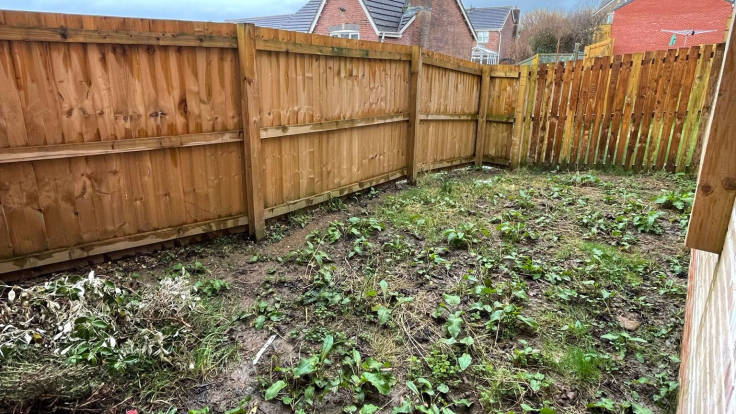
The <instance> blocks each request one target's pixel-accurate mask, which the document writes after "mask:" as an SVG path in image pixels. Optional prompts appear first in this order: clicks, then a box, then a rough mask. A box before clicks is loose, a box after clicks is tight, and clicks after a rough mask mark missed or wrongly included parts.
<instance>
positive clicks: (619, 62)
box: [595, 56, 623, 165]
mask: <svg viewBox="0 0 736 414" xmlns="http://www.w3.org/2000/svg"><path fill="white" fill-rule="evenodd" d="M622 69H623V56H614V58H613V63H611V74H610V77H609V79H608V82H607V87H606V97H605V99H604V101H603V112H602V115H603V116H601V119H600V129H601V132H600V136H599V141H598V150H597V155H596V162H595V164H599V165H602V164H605V161H606V160H605V155H606V150H607V148H608V146H607V145H608V143H609V141H610V140H609V139H608V138H609V136H610V133H611V124H612V123H613V118H614V116H615V113H616V107H615V106H614V102H615V99H616V97H617V96H618V93H619V92H618V91H619V89H620V88H621V85H620V83H619V73H621V72H622ZM596 129H597V128H596Z"/></svg>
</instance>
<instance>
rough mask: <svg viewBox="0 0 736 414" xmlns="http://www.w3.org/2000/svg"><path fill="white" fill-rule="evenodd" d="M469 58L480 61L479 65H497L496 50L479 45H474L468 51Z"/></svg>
mask: <svg viewBox="0 0 736 414" xmlns="http://www.w3.org/2000/svg"><path fill="white" fill-rule="evenodd" d="M470 60H471V61H473V62H477V63H480V64H481V65H497V64H498V52H496V51H493V50H490V49H486V48H484V47H481V46H476V47H474V48H473V50H472V51H471V53H470Z"/></svg>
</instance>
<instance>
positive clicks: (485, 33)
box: [467, 7, 520, 62]
mask: <svg viewBox="0 0 736 414" xmlns="http://www.w3.org/2000/svg"><path fill="white" fill-rule="evenodd" d="M467 14H468V17H470V22H471V23H472V24H473V28H474V29H475V34H476V36H477V37H478V44H477V48H476V49H475V50H474V59H473V60H478V57H479V56H480V55H482V54H484V53H485V52H486V51H491V52H493V53H494V54H495V55H496V56H498V60H500V61H501V62H503V61H504V60H506V59H508V58H509V56H510V54H511V45H512V44H513V42H514V38H516V35H517V32H518V29H519V14H520V12H519V9H517V8H515V7H483V8H476V7H471V8H469V9H467Z"/></svg>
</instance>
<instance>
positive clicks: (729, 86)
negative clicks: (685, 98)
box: [685, 12, 736, 254]
mask: <svg viewBox="0 0 736 414" xmlns="http://www.w3.org/2000/svg"><path fill="white" fill-rule="evenodd" d="M734 13H736V12H734ZM734 41H736V32H734V19H733V18H731V32H730V36H729V38H728V42H727V43H726V52H725V55H724V57H723V66H722V67H721V76H720V78H719V80H718V93H717V94H716V98H715V100H714V101H713V115H711V117H710V121H709V123H708V129H707V133H706V138H705V142H703V148H704V150H703V158H702V161H701V163H700V174H699V175H698V186H697V189H696V190H695V202H694V204H693V211H692V214H691V215H690V227H689V228H688V231H687V240H686V242H685V244H686V245H687V247H690V248H692V249H698V250H704V251H707V252H711V253H717V254H721V252H722V251H723V244H724V241H725V239H726V233H727V231H728V223H729V221H730V220H731V212H732V210H733V203H734V198H735V197H736V139H734V136H733V134H734V129H736V117H734V116H733V108H736V50H734V49H733V45H734Z"/></svg>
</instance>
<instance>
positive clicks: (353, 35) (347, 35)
mask: <svg viewBox="0 0 736 414" xmlns="http://www.w3.org/2000/svg"><path fill="white" fill-rule="evenodd" d="M330 36H332V37H341V38H343V39H356V40H357V39H360V32H359V31H357V30H335V31H332V32H330Z"/></svg>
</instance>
